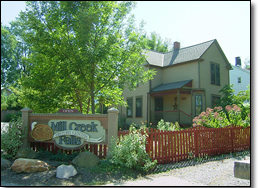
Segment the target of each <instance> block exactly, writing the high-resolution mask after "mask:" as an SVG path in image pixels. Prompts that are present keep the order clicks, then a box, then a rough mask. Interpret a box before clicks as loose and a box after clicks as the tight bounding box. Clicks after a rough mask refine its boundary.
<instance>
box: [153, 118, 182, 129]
mask: <svg viewBox="0 0 260 188" xmlns="http://www.w3.org/2000/svg"><path fill="white" fill-rule="evenodd" d="M157 129H159V130H163V131H179V130H181V127H180V125H179V123H178V122H176V123H175V124H173V123H172V122H164V120H163V119H161V120H160V121H159V122H158V125H157Z"/></svg>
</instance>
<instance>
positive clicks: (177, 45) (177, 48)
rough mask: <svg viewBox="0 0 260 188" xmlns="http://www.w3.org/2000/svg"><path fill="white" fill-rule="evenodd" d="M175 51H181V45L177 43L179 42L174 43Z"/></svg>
mask: <svg viewBox="0 0 260 188" xmlns="http://www.w3.org/2000/svg"><path fill="white" fill-rule="evenodd" d="M173 49H174V50H179V49H180V43H179V42H177V41H176V42H174V43H173Z"/></svg>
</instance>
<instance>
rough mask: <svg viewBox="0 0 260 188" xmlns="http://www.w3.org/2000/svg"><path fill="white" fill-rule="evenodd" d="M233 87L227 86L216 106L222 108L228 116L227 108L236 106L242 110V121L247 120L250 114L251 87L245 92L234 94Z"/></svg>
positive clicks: (222, 90)
mask: <svg viewBox="0 0 260 188" xmlns="http://www.w3.org/2000/svg"><path fill="white" fill-rule="evenodd" d="M232 87H233V85H225V86H224V87H223V88H222V89H221V90H220V91H219V92H221V93H223V97H222V98H221V99H220V100H217V101H216V105H215V106H221V107H222V109H223V111H224V112H225V113H226V114H228V112H227V110H226V106H228V105H230V106H231V105H233V104H236V105H237V106H239V107H240V108H241V116H242V119H243V120H244V119H246V117H247V116H248V114H249V113H250V103H249V102H250V86H248V89H247V90H245V91H239V92H238V94H237V95H235V94H234V89H232Z"/></svg>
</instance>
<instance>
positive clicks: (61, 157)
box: [50, 150, 79, 162]
mask: <svg viewBox="0 0 260 188" xmlns="http://www.w3.org/2000/svg"><path fill="white" fill-rule="evenodd" d="M78 154H79V153H76V152H74V153H73V154H71V155H67V154H66V153H61V151H60V150H59V151H58V153H57V154H55V155H52V156H50V160H53V161H66V162H67V161H72V160H73V159H74V158H75V157H77V156H78Z"/></svg>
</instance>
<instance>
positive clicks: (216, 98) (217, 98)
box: [211, 96, 220, 108]
mask: <svg viewBox="0 0 260 188" xmlns="http://www.w3.org/2000/svg"><path fill="white" fill-rule="evenodd" d="M217 100H220V96H212V98H211V101H212V107H213V108H214V107H215V106H216V102H217Z"/></svg>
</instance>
